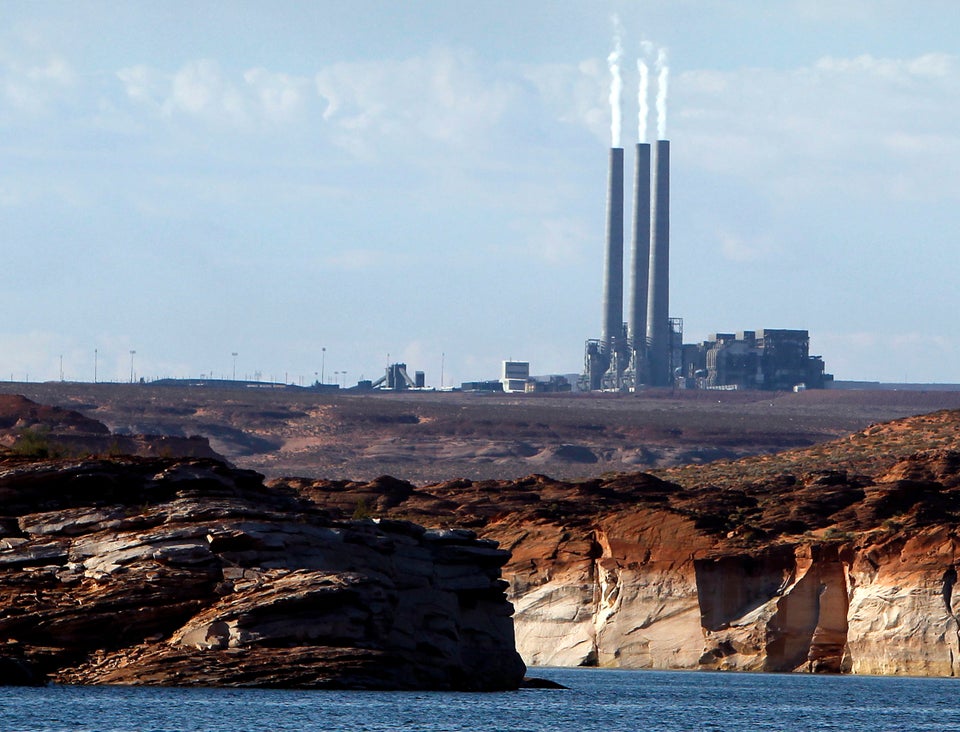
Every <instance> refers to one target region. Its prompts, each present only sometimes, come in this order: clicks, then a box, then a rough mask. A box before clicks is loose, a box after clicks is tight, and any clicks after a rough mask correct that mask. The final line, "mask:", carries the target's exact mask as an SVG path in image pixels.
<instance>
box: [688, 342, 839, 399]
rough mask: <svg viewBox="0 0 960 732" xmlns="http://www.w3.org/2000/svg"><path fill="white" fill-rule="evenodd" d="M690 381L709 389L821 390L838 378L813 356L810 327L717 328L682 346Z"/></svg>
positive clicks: (696, 385) (694, 384) (694, 385)
mask: <svg viewBox="0 0 960 732" xmlns="http://www.w3.org/2000/svg"><path fill="white" fill-rule="evenodd" d="M683 361H684V364H683V375H682V377H681V378H682V382H683V384H684V385H685V386H692V387H698V388H705V389H723V388H726V389H731V388H732V389H764V390H768V391H786V390H790V389H795V388H796V387H801V386H802V388H807V389H822V388H824V386H826V384H827V383H828V382H830V381H832V380H833V376H832V375H830V374H826V373H824V363H823V359H822V358H821V357H820V356H811V355H810V336H809V333H808V332H807V331H805V330H785V329H770V328H767V329H764V330H757V331H752V330H746V331H741V332H740V333H737V334H736V335H734V334H733V333H717V334H715V335H711V336H710V337H708V338H707V340H706V341H704V342H703V343H700V344H697V345H686V346H684V347H683Z"/></svg>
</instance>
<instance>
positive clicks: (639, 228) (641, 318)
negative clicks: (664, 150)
mask: <svg viewBox="0 0 960 732" xmlns="http://www.w3.org/2000/svg"><path fill="white" fill-rule="evenodd" d="M633 196H634V201H633V292H632V293H631V298H630V315H629V318H627V320H628V322H629V327H630V338H631V339H632V340H633V348H634V350H635V351H636V352H637V353H639V354H640V356H641V357H643V356H644V354H645V351H646V344H647V290H648V289H649V287H650V284H649V283H650V270H649V267H650V143H649V142H641V143H638V144H637V172H636V179H635V180H634V182H633ZM635 366H639V364H635Z"/></svg>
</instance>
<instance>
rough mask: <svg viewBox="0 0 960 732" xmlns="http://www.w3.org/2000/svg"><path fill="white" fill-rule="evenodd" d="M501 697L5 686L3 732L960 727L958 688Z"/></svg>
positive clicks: (612, 677)
mask: <svg viewBox="0 0 960 732" xmlns="http://www.w3.org/2000/svg"><path fill="white" fill-rule="evenodd" d="M532 673H533V675H536V676H539V677H542V678H549V679H553V680H556V681H559V682H561V683H563V684H566V685H567V686H570V687H571V688H570V689H569V690H523V691H517V692H509V693H497V694H459V693H456V694H453V693H424V692H388V693H384V692H358V691H351V692H340V691H273V690H260V689H257V690H237V689H169V688H153V689H150V688H142V687H141V688H134V687H127V688H123V687H112V688H111V687H63V686H59V687H47V688H40V689H34V688H12V687H6V688H3V687H0V730H3V731H4V732H17V731H19V730H31V731H32V732H34V731H40V730H46V731H49V732H52V731H54V730H56V731H57V732H59V731H61V730H64V731H65V730H71V731H77V730H83V731H87V732H92V731H93V730H97V731H103V732H106V731H107V730H124V731H127V730H130V731H132V730H137V731H138V732H160V731H163V732H167V731H170V732H173V731H175V730H176V731H178V732H180V731H185V730H208V731H211V732H219V731H224V732H226V731H228V730H229V731H230V732H240V731H242V730H257V732H265V731H268V730H271V731H272V730H297V731H301V730H340V729H342V730H371V731H374V730H376V731H379V730H438V731H439V730H471V732H476V731H477V730H503V731H504V732H545V731H546V730H551V732H554V731H557V730H572V731H577V732H579V731H584V732H587V731H593V730H596V731H598V732H599V731H600V730H603V732H622V731H625V730H663V731H669V732H672V731H674V730H683V731H684V732H689V731H691V730H698V731H699V730H718V731H719V730H723V731H724V732H740V731H741V730H742V731H744V732H746V731H747V730H749V731H750V732H758V731H764V730H776V731H778V732H780V731H782V732H787V731H793V730H817V732H827V731H829V730H845V731H850V730H857V731H859V730H863V731H864V732H866V731H868V730H869V732H885V731H886V732H893V731H894V730H898V731H899V730H903V731H904V732H906V731H908V730H909V731H911V732H912V731H915V730H936V731H937V732H945V731H946V730H960V686H958V683H960V682H958V681H957V680H954V679H916V678H891V677H882V678H881V677H853V676H808V675H764V674H733V673H698V672H686V673H683V672H659V671H613V670H597V669H533V670H532Z"/></svg>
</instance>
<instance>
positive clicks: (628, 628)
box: [278, 412, 960, 676]
mask: <svg viewBox="0 0 960 732" xmlns="http://www.w3.org/2000/svg"><path fill="white" fill-rule="evenodd" d="M921 419H929V418H921ZM938 420H939V422H938V424H939V425H940V427H939V428H938V429H941V428H942V429H941V433H942V435H941V437H942V438H943V439H939V438H938V441H940V442H946V443H947V444H957V440H956V434H957V432H958V429H960V414H958V413H956V412H952V413H944V414H941V415H940V417H939V418H938ZM906 422H909V420H907V421H906ZM944 425H947V427H949V429H947V427H944ZM897 429H898V430H899V431H900V432H909V428H908V426H904V425H900V426H898V427H897ZM887 431H890V430H887ZM947 433H950V434H949V435H947ZM944 435H946V436H944ZM950 435H952V437H951V436H950ZM947 438H949V439H947ZM851 440H852V442H853V443H856V445H857V446H858V450H859V452H858V455H860V456H861V457H859V458H858V460H859V464H860V465H862V466H869V460H865V459H864V456H868V455H869V445H868V444H867V443H864V441H863V440H859V439H858V440H853V438H851ZM838 449H839V448H838ZM884 454H885V453H883V452H881V451H879V450H878V452H877V459H876V461H875V465H876V470H875V471H874V473H873V474H870V473H869V472H866V471H865V472H863V473H848V472H847V471H845V470H814V471H810V472H797V473H796V474H793V473H785V472H778V471H777V470H776V463H775V461H773V462H770V466H771V469H770V470H767V471H766V472H765V473H762V474H760V473H753V474H750V475H749V477H748V474H747V473H746V472H745V471H744V472H742V473H741V475H742V476H743V477H742V478H741V479H740V480H737V479H736V478H735V477H731V478H730V479H729V480H727V481H726V482H723V483H718V484H706V485H687V486H681V485H677V484H674V483H669V482H665V481H663V480H660V479H657V478H655V477H653V476H650V475H644V474H633V475H618V476H611V477H609V478H605V479H596V480H588V481H583V482H579V483H564V482H559V481H554V480H551V479H549V478H546V477H544V476H530V477H529V478H526V479H523V480H520V481H499V482H498V481H480V482H471V481H464V480H461V481H453V482H449V483H443V484H438V485H433V486H426V487H421V488H414V487H413V486H410V485H409V484H405V483H403V482H401V481H396V480H393V479H386V478H384V479H380V480H378V481H373V482H371V483H362V484H361V483H349V482H332V481H303V480H300V481H296V480H289V481H281V482H279V483H278V485H284V486H287V487H290V488H293V489H295V490H297V491H299V492H300V493H301V494H302V495H304V496H305V497H308V498H309V499H310V500H312V501H314V502H315V503H316V504H317V505H322V506H325V507H327V508H329V509H330V510H331V511H334V512H337V511H340V512H345V511H347V510H349V507H350V506H351V505H354V504H355V503H356V501H357V500H361V499H362V500H363V501H364V503H365V504H366V505H369V506H370V507H371V510H373V511H375V512H377V513H379V514H381V515H385V516H389V515H394V514H398V515H405V516H410V517H413V518H415V520H417V521H419V522H422V523H426V524H433V525H442V524H448V523H449V524H459V525H468V526H471V527H473V528H475V529H476V530H477V531H478V533H479V534H480V535H481V536H486V537H489V538H493V539H495V540H497V541H498V542H500V545H501V546H503V547H504V548H507V549H510V550H511V552H512V558H511V560H510V562H509V563H508V564H507V565H506V567H505V568H504V576H505V577H506V578H507V579H508V580H509V582H510V592H509V595H510V598H511V599H512V601H513V602H514V604H515V607H516V618H515V624H516V634H517V645H518V649H519V650H520V652H521V653H522V655H523V657H524V659H525V661H526V662H527V663H530V664H533V665H602V666H622V667H631V668H674V669H739V670H763V671H811V672H852V673H861V674H916V675H939V676H949V675H957V674H958V673H960V640H958V632H960V598H958V597H957V595H958V592H955V591H954V585H955V583H956V579H957V566H958V564H960V452H956V451H952V450H950V449H936V450H928V451H921V452H919V453H917V454H915V455H913V456H910V457H908V458H906V459H899V460H898V459H895V458H894V459H892V460H887V459H885V458H884ZM790 460H791V461H792V462H791V463H790V464H791V465H793V466H796V465H799V464H801V461H800V460H799V458H798V456H797V455H792V456H791V457H790ZM728 472H729V474H730V475H731V476H735V475H736V472H737V466H736V464H732V465H731V466H730V467H729V471H728ZM718 474H719V473H718Z"/></svg>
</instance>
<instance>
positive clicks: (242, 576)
mask: <svg viewBox="0 0 960 732" xmlns="http://www.w3.org/2000/svg"><path fill="white" fill-rule="evenodd" d="M0 507H2V508H0V511H2V514H3V515H2V516H0V682H3V683H38V682H41V681H45V680H51V681H56V682H62V683H77V684H178V685H189V684H197V685H242V686H283V687H309V688H317V687H337V688H381V689H403V688H407V689H469V690H473V689H476V690H488V689H508V688H516V687H517V686H518V685H519V683H520V681H521V679H522V676H523V672H524V666H523V663H522V662H521V660H520V657H519V656H518V655H517V653H516V651H515V649H514V643H513V624H512V617H511V615H512V608H511V606H510V604H509V603H508V602H507V601H506V597H505V595H504V590H505V588H506V586H507V585H506V582H504V581H503V580H501V578H500V573H501V567H502V565H503V564H504V563H505V562H506V561H507V559H508V558H509V553H508V552H506V551H504V550H501V549H499V548H498V547H497V546H496V544H495V542H493V541H490V540H481V539H477V538H476V535H475V534H473V533H472V532H471V531H468V530H462V529H460V530H456V529H451V530H442V529H434V530H427V529H425V528H423V527H421V526H418V525H416V524H413V523H410V522H408V521H399V520H391V519H383V520H372V519H362V520H355V521H352V520H333V519H331V518H330V517H329V516H328V515H326V514H325V513H324V512H323V511H321V510H319V509H318V508H316V507H315V506H313V505H311V504H309V503H307V502H305V501H303V500H301V499H299V498H297V497H296V496H295V495H293V494H292V493H291V492H289V491H284V490H282V489H281V488H278V487H274V488H272V489H267V488H265V487H264V485H263V483H262V479H261V477H260V476H259V475H257V474H255V473H252V472H248V471H239V470H235V469H232V468H229V467H228V466H226V465H224V464H222V463H219V462H216V461H212V460H176V459H146V458H140V459H138V458H133V457H125V458H113V459H99V460H92V459H83V460H73V461H70V460H52V461H40V462H36V461H30V460H25V459H20V460H15V459H13V458H8V459H7V460H5V461H3V462H0Z"/></svg>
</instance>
